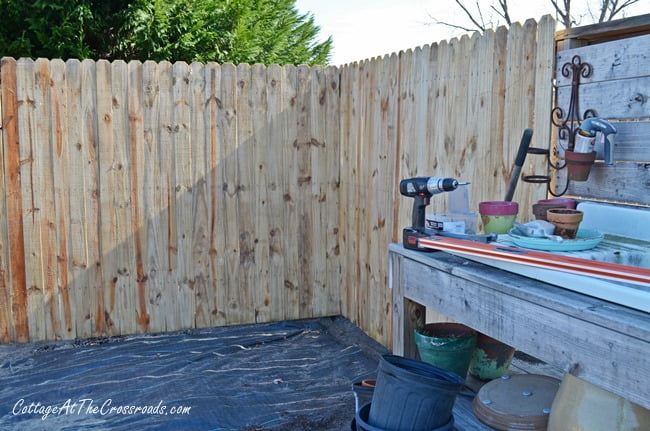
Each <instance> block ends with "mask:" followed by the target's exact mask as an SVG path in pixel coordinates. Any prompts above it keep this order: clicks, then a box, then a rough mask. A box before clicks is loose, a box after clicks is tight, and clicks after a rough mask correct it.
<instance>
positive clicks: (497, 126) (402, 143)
mask: <svg viewBox="0 0 650 431" xmlns="http://www.w3.org/2000/svg"><path fill="white" fill-rule="evenodd" d="M554 35H555V21H554V20H553V19H552V18H550V17H544V18H542V19H541V20H540V22H539V24H538V23H536V22H535V21H533V20H529V21H526V22H525V23H524V24H523V25H521V24H515V25H513V26H512V27H511V28H510V29H505V28H499V29H498V30H496V31H488V32H486V34H485V35H482V36H481V35H478V34H475V35H473V36H472V37H468V36H463V37H462V38H460V39H452V40H450V41H448V42H447V41H444V42H441V43H438V44H433V45H429V46H424V47H422V48H417V49H415V50H408V51H406V52H401V53H400V54H399V56H398V55H390V56H385V57H383V58H375V59H371V60H367V61H363V62H359V63H353V64H349V65H346V66H344V67H343V68H342V71H341V211H340V214H339V219H340V221H341V239H340V243H341V253H342V255H343V256H344V259H342V262H343V263H344V264H343V266H342V268H341V272H342V281H341V285H342V286H344V287H345V288H344V290H343V291H342V293H341V301H342V311H343V314H344V315H345V316H346V317H348V318H349V319H351V320H352V321H353V322H354V323H356V324H357V325H358V326H359V327H361V328H362V329H363V330H365V331H366V332H367V333H368V334H370V335H371V336H372V337H373V338H375V339H377V340H379V341H380V342H382V343H383V344H384V345H387V346H389V345H390V343H391V339H390V337H391V328H392V298H391V293H390V292H389V290H388V289H387V277H388V275H387V267H388V262H387V255H386V250H387V246H388V243H389V242H397V241H401V230H402V228H403V227H406V226H408V225H410V223H411V221H410V220H411V218H410V217H411V209H412V205H413V202H412V200H411V199H410V198H406V197H403V196H401V195H400V194H399V190H398V187H397V186H398V183H399V180H400V179H402V178H408V177H412V176H420V175H421V176H443V177H455V178H457V179H459V180H464V181H470V182H471V185H470V186H469V196H470V207H471V209H472V210H473V211H478V203H479V202H481V201H484V200H502V199H503V197H504V196H505V192H506V187H507V184H508V182H509V176H510V170H511V167H512V164H513V162H514V158H515V156H516V153H517V149H518V147H519V142H520V140H521V135H522V133H523V130H524V129H525V128H528V127H530V128H533V129H534V134H533V141H532V143H531V145H532V146H537V147H543V148H547V147H548V145H549V140H550V133H551V128H550V126H551V125H550V107H551V98H552V86H551V83H552V76H553V68H554V42H555V39H554ZM523 172H524V174H527V175H532V174H539V173H540V172H543V173H545V172H546V162H545V160H543V158H539V157H537V158H535V157H528V158H527V159H526V165H525V167H524V169H523ZM545 197H546V189H545V187H544V186H540V185H532V184H527V183H521V182H520V183H519V185H518V186H517V191H516V193H515V196H514V200H515V201H518V202H519V204H520V215H519V217H520V219H521V220H528V219H530V217H531V216H532V214H531V205H532V203H533V202H535V201H536V200H537V199H542V198H545ZM446 204H447V196H445V195H437V196H434V197H433V198H432V199H431V205H430V206H429V208H428V211H429V212H442V211H445V210H446ZM479 228H480V226H479Z"/></svg>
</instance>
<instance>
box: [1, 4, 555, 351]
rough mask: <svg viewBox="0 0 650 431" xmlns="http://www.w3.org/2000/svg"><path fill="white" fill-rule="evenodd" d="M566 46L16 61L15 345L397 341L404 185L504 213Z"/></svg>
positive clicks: (6, 233) (7, 254)
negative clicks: (390, 280) (143, 336)
mask: <svg viewBox="0 0 650 431" xmlns="http://www.w3.org/2000/svg"><path fill="white" fill-rule="evenodd" d="M554 31H555V22H554V21H553V20H552V19H551V18H549V17H545V18H543V19H542V20H541V21H540V24H539V25H538V24H537V23H536V22H535V21H532V20H530V21H527V22H526V23H525V24H524V25H523V26H522V25H519V24H516V25H514V26H512V27H511V28H510V29H509V30H506V29H504V28H501V29H499V30H497V31H496V32H491V31H490V32H487V33H486V34H485V35H484V36H478V35H474V36H473V37H471V38H469V37H466V36H465V37H463V38H461V39H453V40H451V41H450V42H442V43H440V44H434V45H431V46H425V47H423V48H418V49H416V50H415V51H411V50H409V51H406V52H401V53H400V54H399V55H395V54H393V55H391V56H386V57H384V58H376V59H373V60H369V61H363V62H360V63H354V64H351V65H346V66H343V67H341V68H335V67H328V68H318V67H316V68H309V67H306V66H299V67H294V66H285V67H279V66H275V65H273V66H268V67H265V66H261V65H254V66H249V65H239V66H233V65H231V64H224V65H217V64H213V63H209V64H205V65H204V64H197V63H193V64H191V65H187V64H185V63H175V64H173V65H172V64H170V63H165V62H163V63H159V64H157V63H153V62H145V63H143V64H142V63H140V62H131V63H128V64H126V63H124V62H121V61H116V62H114V63H108V62H106V61H97V62H93V61H90V60H85V61H83V62H79V61H76V60H69V61H67V62H65V63H64V62H62V61H60V60H51V61H50V60H45V59H38V60H36V61H32V60H26V59H21V60H18V61H15V60H13V59H11V58H4V59H3V60H2V63H1V65H0V66H1V70H0V78H1V80H2V82H1V85H2V88H1V93H0V95H1V102H2V149H3V154H2V157H1V158H0V164H1V166H0V168H1V172H2V175H0V246H1V248H0V339H1V340H2V341H3V342H10V341H28V340H41V339H48V340H54V339H69V338H74V337H90V336H102V335H115V334H128V333H135V332H157V331H172V330H177V329H184V328H191V327H205V326H215V325H224V324H235V323H248V322H262V321H271V320H284V319H294V318H302V317H312V316H326V315H334V314H343V315H344V316H346V317H348V318H350V319H351V320H352V321H354V322H355V323H356V324H357V325H359V326H360V327H361V328H362V329H363V330H364V331H366V332H367V333H369V334H370V335H371V336H372V337H374V338H375V339H377V340H378V341H380V342H382V343H383V344H384V345H386V346H389V345H390V342H391V341H390V340H391V328H392V323H391V322H392V304H391V295H390V293H389V292H388V289H387V274H388V268H387V265H388V262H387V245H388V243H389V242H391V241H399V240H400V235H401V229H402V227H404V226H407V225H408V224H410V209H411V206H412V201H411V200H410V199H408V198H405V197H401V196H400V195H399V193H398V191H397V184H398V182H399V179H400V178H404V177H410V176H415V175H437V176H453V177H456V178H459V179H462V180H466V181H470V182H471V183H472V185H471V186H470V189H469V191H470V197H471V205H472V207H473V208H474V209H476V208H477V205H478V202H479V201H481V200H492V199H502V198H503V195H504V194H505V187H506V184H507V182H508V180H509V172H510V167H511V165H512V162H513V160H514V157H515V154H516V151H517V147H518V145H519V140H520V138H521V134H522V132H523V129H524V128H526V127H533V128H534V130H535V135H534V137H533V145H536V146H542V147H548V145H549V140H550V138H549V136H550V108H551V82H552V72H553V65H554V62H553V49H554ZM544 169H545V165H544V163H543V161H539V160H532V159H531V160H528V161H527V165H526V167H525V172H526V173H528V174H532V173H538V172H539V171H540V170H544ZM544 196H545V189H543V188H542V187H535V186H530V185H525V184H520V185H519V187H518V189H517V193H516V194H515V200H517V201H519V202H520V205H521V208H522V212H523V213H524V214H525V213H526V212H527V211H528V208H529V207H530V204H531V203H532V201H533V200H535V199H537V198H541V197H544ZM445 203H446V196H444V195H440V196H436V197H434V198H433V199H432V205H431V208H430V211H442V210H443V209H444V208H445Z"/></svg>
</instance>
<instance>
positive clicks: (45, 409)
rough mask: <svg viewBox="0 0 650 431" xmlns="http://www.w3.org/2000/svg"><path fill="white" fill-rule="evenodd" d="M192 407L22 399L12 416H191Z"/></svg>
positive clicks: (85, 400)
mask: <svg viewBox="0 0 650 431" xmlns="http://www.w3.org/2000/svg"><path fill="white" fill-rule="evenodd" d="M191 409H192V407H187V406H171V407H170V406H167V405H165V404H163V401H162V400H161V401H160V402H158V404H156V405H143V406H136V405H117V404H114V403H113V400H112V399H111V398H108V399H106V400H105V401H103V402H101V403H100V402H96V401H95V400H93V399H92V398H82V399H79V400H76V401H73V400H72V398H68V399H67V400H65V401H64V402H62V403H60V404H50V405H46V404H42V403H40V402H28V401H26V400H25V399H23V398H21V399H19V400H18V401H16V403H15V404H14V407H13V409H12V411H11V414H13V415H14V416H23V415H40V417H41V420H46V419H47V418H48V417H50V416H61V415H77V416H81V415H101V416H107V415H123V416H133V415H160V416H167V415H189V414H190V410H191Z"/></svg>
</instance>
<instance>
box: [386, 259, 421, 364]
mask: <svg viewBox="0 0 650 431" xmlns="http://www.w3.org/2000/svg"><path fill="white" fill-rule="evenodd" d="M402 259H403V258H402V257H401V256H399V255H396V254H393V253H391V254H390V257H389V277H388V280H389V281H388V282H389V284H390V286H391V287H392V289H393V354H395V355H400V356H405V357H407V358H417V357H418V354H417V346H416V345H415V337H414V335H413V331H414V330H415V328H417V327H418V326H423V325H424V323H425V317H426V308H425V307H424V306H423V305H420V304H418V303H417V302H413V301H411V300H410V299H408V298H405V297H404V279H403V277H402Z"/></svg>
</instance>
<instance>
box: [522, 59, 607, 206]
mask: <svg viewBox="0 0 650 431" xmlns="http://www.w3.org/2000/svg"><path fill="white" fill-rule="evenodd" d="M561 72H562V76H564V77H565V78H569V77H571V98H570V100H569V108H568V109H567V111H566V112H565V110H564V109H562V108H561V107H559V106H556V107H555V108H553V109H552V110H551V122H552V123H553V125H554V126H555V127H557V145H558V146H560V145H561V142H563V141H565V142H567V148H563V149H564V150H565V151H566V150H569V151H573V148H574V146H575V138H576V133H578V128H579V127H580V124H582V122H583V121H584V120H585V119H587V118H589V117H596V116H597V115H596V111H594V110H593V109H587V110H586V111H584V113H582V116H581V115H580V90H579V87H580V78H581V77H582V78H589V77H590V76H591V74H592V72H593V68H592V67H591V64H589V63H585V62H583V61H582V59H581V58H580V56H579V55H574V56H573V58H572V59H571V61H567V62H566V63H564V65H562V70H561ZM557 91H558V87H557V86H555V100H556V101H557V100H558V94H557ZM553 152H554V156H555V157H554V158H555V159H556V160H557V159H558V156H559V151H558V148H557V147H555V148H553ZM528 153H529V154H537V155H545V156H546V160H547V163H548V165H549V166H550V168H551V169H554V170H556V171H559V170H561V169H564V168H565V167H566V162H565V163H561V162H557V163H553V161H552V160H551V157H550V151H549V150H548V149H545V148H533V147H531V148H529V149H528ZM522 180H523V181H525V182H529V183H539V184H544V183H546V185H547V186H546V187H547V189H548V192H549V193H550V194H551V195H553V196H556V197H557V196H562V195H563V194H565V193H566V192H567V190H568V189H569V175H567V176H566V184H565V185H564V188H563V190H562V191H561V192H560V193H556V192H555V190H553V189H552V188H551V176H550V175H527V176H524V177H523V178H522Z"/></svg>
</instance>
